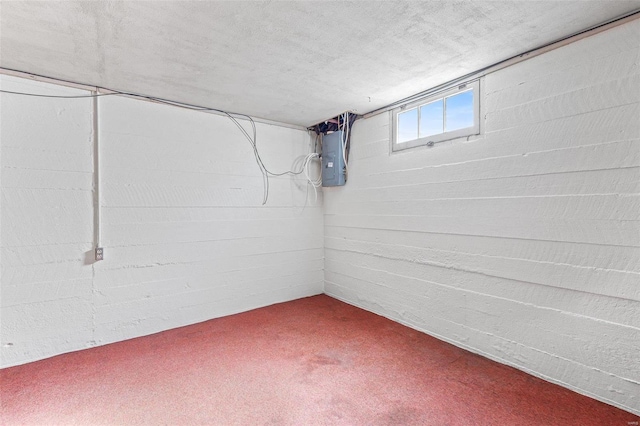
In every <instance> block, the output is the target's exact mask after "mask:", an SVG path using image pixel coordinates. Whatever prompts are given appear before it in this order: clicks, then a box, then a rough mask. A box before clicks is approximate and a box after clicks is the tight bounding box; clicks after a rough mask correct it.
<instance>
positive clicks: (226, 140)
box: [0, 76, 324, 367]
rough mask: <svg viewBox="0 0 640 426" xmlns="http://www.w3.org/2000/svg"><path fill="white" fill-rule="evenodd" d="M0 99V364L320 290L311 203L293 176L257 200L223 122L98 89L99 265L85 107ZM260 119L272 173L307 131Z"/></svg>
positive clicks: (10, 81)
mask: <svg viewBox="0 0 640 426" xmlns="http://www.w3.org/2000/svg"><path fill="white" fill-rule="evenodd" d="M0 84H1V86H2V88H3V89H6V90H18V91H26V92H34V93H52V94H58V95H75V94H86V92H82V91H79V90H75V89H69V88H64V87H59V86H52V85H48V84H43V83H35V82H32V81H29V80H24V79H18V78H12V77H6V76H2V77H0ZM0 102H1V110H0V119H1V120H2V121H1V133H0V137H1V139H0V153H1V154H0V155H1V156H0V161H1V167H2V180H1V181H0V184H1V188H2V197H1V199H0V203H1V205H0V212H1V215H2V216H1V217H2V221H1V222H0V227H1V242H0V250H1V253H0V254H1V258H0V268H1V274H2V275H1V277H2V281H1V287H0V297H1V300H0V309H1V313H0V316H1V323H0V327H1V330H0V331H1V341H2V364H1V365H2V366H3V367H4V366H10V365H15V364H21V363H25V362H28V361H33V360H37V359H41V358H45V357H48V356H52V355H56V354H60V353H63V352H68V351H72V350H77V349H82V348H86V347H90V346H94V345H100V344H105V343H109V342H114V341H118V340H123V339H127V338H132V337H136V336H141V335H146V334H150V333H154V332H157V331H161V330H166V329H170V328H174V327H178V326H182V325H186V324H191V323H195V322H199V321H204V320H207V319H210V318H215V317H219V316H223V315H228V314H232V313H237V312H241V311H246V310H249V309H252V308H256V307H259V306H264V305H268V304H272V303H276V302H282V301H286V300H291V299H296V298H299V297H304V296H309V295H313V294H319V293H322V291H323V285H324V284H323V279H324V277H323V224H322V222H323V216H322V210H321V203H322V198H321V197H320V199H319V202H318V203H317V205H315V206H311V205H310V203H312V202H313V194H312V193H311V192H310V193H309V194H307V188H306V185H305V181H304V178H302V177H296V178H291V177H282V178H272V179H271V180H270V182H271V187H270V195H269V202H268V204H267V205H266V206H261V205H260V204H261V202H262V178H261V175H260V172H259V169H258V167H257V165H256V163H255V160H254V156H253V151H252V149H251V147H250V146H249V143H248V142H247V141H246V140H245V139H244V138H243V136H242V135H241V133H240V132H239V131H238V129H237V128H236V127H235V125H234V124H233V123H232V122H231V121H229V119H228V118H225V117H220V116H215V115H211V114H205V113H200V112H193V111H187V110H184V109H179V108H175V107H170V106H164V105H157V104H152V103H148V102H144V101H139V100H132V99H126V98H121V97H103V98H100V101H99V102H100V105H99V108H100V114H99V118H100V132H99V135H100V147H101V169H102V219H103V224H102V245H103V246H104V247H105V260H104V261H102V262H98V263H92V262H91V261H90V260H91V259H92V247H93V207H92V203H93V192H92V188H93V180H92V171H93V157H92V134H91V132H92V126H91V101H90V100H88V99H82V100H61V99H55V100H54V99H39V98H27V97H18V96H14V95H8V94H3V95H1V96H0ZM245 125H246V126H247V128H249V124H248V123H246V122H245ZM257 126H258V147H259V149H260V154H261V155H262V158H263V160H264V162H265V164H266V165H267V167H268V168H270V170H272V171H284V170H287V169H289V168H291V166H292V162H293V161H294V159H295V158H297V157H299V156H301V155H304V154H306V153H307V152H308V151H309V147H310V138H309V135H308V134H307V133H306V132H304V131H300V130H294V129H289V128H283V127H276V126H269V125H265V124H258V125H257ZM307 195H308V196H309V200H310V202H309V203H307V205H306V207H305V198H306V197H307Z"/></svg>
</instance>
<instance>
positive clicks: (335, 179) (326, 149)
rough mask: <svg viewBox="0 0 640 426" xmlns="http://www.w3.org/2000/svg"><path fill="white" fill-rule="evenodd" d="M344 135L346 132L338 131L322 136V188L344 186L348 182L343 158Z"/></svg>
mask: <svg viewBox="0 0 640 426" xmlns="http://www.w3.org/2000/svg"><path fill="white" fill-rule="evenodd" d="M343 135H344V132H343V131H342V130H338V131H337V132H333V133H329V134H326V135H323V136H322V186H342V185H344V184H345V182H346V180H345V167H344V158H343V157H342V138H343V137H344V136H343Z"/></svg>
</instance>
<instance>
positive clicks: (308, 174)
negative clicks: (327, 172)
mask: <svg viewBox="0 0 640 426" xmlns="http://www.w3.org/2000/svg"><path fill="white" fill-rule="evenodd" d="M314 159H317V160H319V159H320V154H318V153H317V152H312V153H310V154H307V155H306V156H305V157H304V162H303V163H302V170H303V171H304V177H306V178H307V183H308V184H309V185H311V186H312V187H313V194H314V201H313V203H314V204H315V203H317V202H318V188H319V187H320V186H322V173H319V174H318V177H317V178H315V179H313V178H312V177H311V171H310V169H309V167H310V166H311V163H312V161H313V160H314Z"/></svg>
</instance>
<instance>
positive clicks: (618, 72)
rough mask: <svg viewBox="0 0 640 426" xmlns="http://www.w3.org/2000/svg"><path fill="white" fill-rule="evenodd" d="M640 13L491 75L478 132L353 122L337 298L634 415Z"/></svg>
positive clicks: (330, 243) (332, 267)
mask: <svg viewBox="0 0 640 426" xmlns="http://www.w3.org/2000/svg"><path fill="white" fill-rule="evenodd" d="M639 35H640V21H639V20H636V21H633V22H631V23H628V24H625V25H622V26H619V27H616V28H613V29H611V30H608V31H606V32H603V33H600V34H598V35H595V36H592V37H588V38H585V39H583V40H580V41H578V42H575V43H573V44H570V45H567V46H565V47H562V48H560V49H557V50H553V51H551V52H548V53H545V54H543V55H541V56H538V57H536V58H533V59H531V60H528V61H525V62H521V63H519V64H517V65H514V66H511V67H508V68H505V69H502V70H500V71H497V72H495V73H493V74H490V75H488V76H486V77H485V78H483V80H482V82H481V83H482V84H481V105H480V108H481V132H482V133H481V135H480V136H478V137H471V138H469V140H466V139H463V140H455V141H451V142H446V143H442V144H438V145H436V146H435V147H433V148H429V147H420V148H415V149H409V150H406V151H403V152H400V153H393V154H389V150H390V147H389V133H390V132H389V124H390V120H389V116H388V115H387V114H382V115H378V116H374V117H372V118H369V119H365V120H359V121H358V122H356V123H355V125H354V127H353V141H352V151H351V162H350V165H349V170H350V179H349V184H348V185H347V186H345V187H344V188H340V189H335V188H325V292H326V293H328V294H329V295H331V296H334V297H337V298H339V299H342V300H345V301H347V302H349V303H352V304H355V305H357V306H360V307H363V308H365V309H368V310H371V311H373V312H376V313H378V314H381V315H384V316H387V317H389V318H392V319H395V320H397V321H400V322H402V323H405V324H407V325H410V326H412V327H415V328H417V329H420V330H423V331H425V332H427V333H429V334H432V335H434V336H438V337H440V338H442V339H444V340H447V341H449V342H452V343H455V344H456V345H459V346H462V347H465V348H468V349H470V350H472V351H474V352H477V353H481V354H483V355H485V356H488V357H490V358H492V359H496V360H499V361H500V362H503V363H506V364H509V365H513V366H516V367H518V368H520V369H522V370H525V371H528V372H531V373H533V374H535V375H538V376H541V377H543V378H546V379H548V380H551V381H553V382H556V383H560V384H562V385H564V386H567V387H569V388H572V389H574V390H577V391H578V392H581V393H584V394H587V395H590V396H593V397H595V398H597V399H600V400H602V401H605V402H609V403H611V404H614V405H617V406H619V407H622V408H624V409H626V410H630V411H633V412H635V413H640V356H638V354H640V285H639V283H640V233H639V231H638V230H639V225H640V195H639V193H640V120H639V117H640V91H639V90H638V88H639V87H640V65H639V62H638V39H639Z"/></svg>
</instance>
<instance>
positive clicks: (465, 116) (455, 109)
mask: <svg viewBox="0 0 640 426" xmlns="http://www.w3.org/2000/svg"><path fill="white" fill-rule="evenodd" d="M446 105H447V114H446V115H447V120H446V127H445V128H446V131H447V132H450V131H452V130H458V129H464V128H466V127H472V126H473V90H468V91H466V92H463V93H458V94H457V95H453V96H449V97H448V98H447V104H446Z"/></svg>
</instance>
